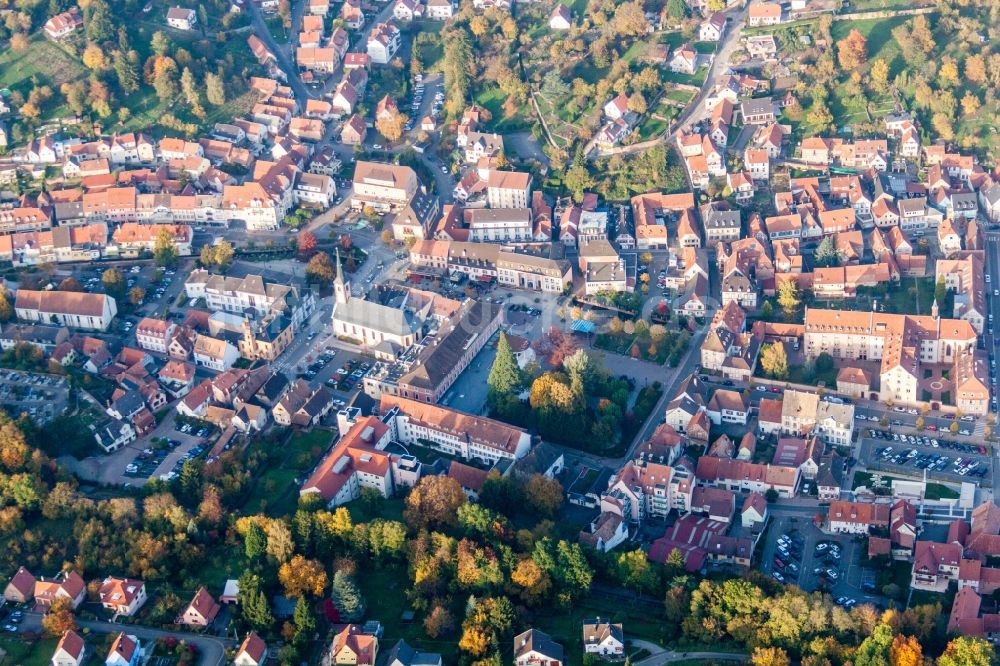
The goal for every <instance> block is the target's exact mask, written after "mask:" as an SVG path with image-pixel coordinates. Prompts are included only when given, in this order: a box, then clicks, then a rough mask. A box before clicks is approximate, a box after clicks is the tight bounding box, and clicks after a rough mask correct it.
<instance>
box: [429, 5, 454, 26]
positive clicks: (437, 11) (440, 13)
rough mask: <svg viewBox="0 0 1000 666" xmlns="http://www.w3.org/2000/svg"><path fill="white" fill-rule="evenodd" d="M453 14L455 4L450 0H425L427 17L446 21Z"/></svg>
mask: <svg viewBox="0 0 1000 666" xmlns="http://www.w3.org/2000/svg"><path fill="white" fill-rule="evenodd" d="M454 14H455V6H454V5H453V4H452V1H451V0H427V18H429V19H433V20H435V21H447V20H448V19H450V18H451V17H452V16H454Z"/></svg>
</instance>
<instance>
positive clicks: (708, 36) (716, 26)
mask: <svg viewBox="0 0 1000 666" xmlns="http://www.w3.org/2000/svg"><path fill="white" fill-rule="evenodd" d="M725 31H726V15H725V14H723V13H722V12H715V13H713V14H712V15H711V16H710V17H708V19H707V20H705V21H704V22H703V23H702V24H701V26H700V27H699V28H698V39H699V40H701V41H703V42H717V41H719V40H720V39H722V33H724V32H725Z"/></svg>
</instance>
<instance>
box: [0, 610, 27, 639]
mask: <svg viewBox="0 0 1000 666" xmlns="http://www.w3.org/2000/svg"><path fill="white" fill-rule="evenodd" d="M0 614H2V619H0V623H2V624H3V630H4V631H9V632H11V633H13V632H15V631H17V630H18V627H19V625H20V624H21V623H22V622H24V609H23V608H20V607H17V608H11V609H10V610H9V611H8V612H6V613H5V612H4V611H3V610H0Z"/></svg>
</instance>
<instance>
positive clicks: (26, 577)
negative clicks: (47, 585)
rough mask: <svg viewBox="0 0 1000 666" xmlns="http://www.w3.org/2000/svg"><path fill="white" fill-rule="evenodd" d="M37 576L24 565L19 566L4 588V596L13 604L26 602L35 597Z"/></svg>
mask: <svg viewBox="0 0 1000 666" xmlns="http://www.w3.org/2000/svg"><path fill="white" fill-rule="evenodd" d="M35 582H36V581H35V577H34V576H32V575H31V572H30V571H28V570H27V569H25V568H24V567H18V569H17V572H16V573H15V574H14V576H13V577H12V578H11V579H10V582H9V583H7V587H5V588H4V591H3V598H4V600H5V601H9V602H10V603H12V604H25V603H28V602H29V601H31V600H32V599H34V597H35Z"/></svg>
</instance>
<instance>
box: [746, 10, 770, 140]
mask: <svg viewBox="0 0 1000 666" xmlns="http://www.w3.org/2000/svg"><path fill="white" fill-rule="evenodd" d="M752 8H753V5H751V9H752ZM774 106H775V105H774V102H773V101H772V100H771V98H770V97H757V98H753V99H746V100H743V102H741V103H740V116H741V117H742V118H743V123H744V124H746V125H766V124H769V123H773V122H775V119H776V115H775V108H774Z"/></svg>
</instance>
